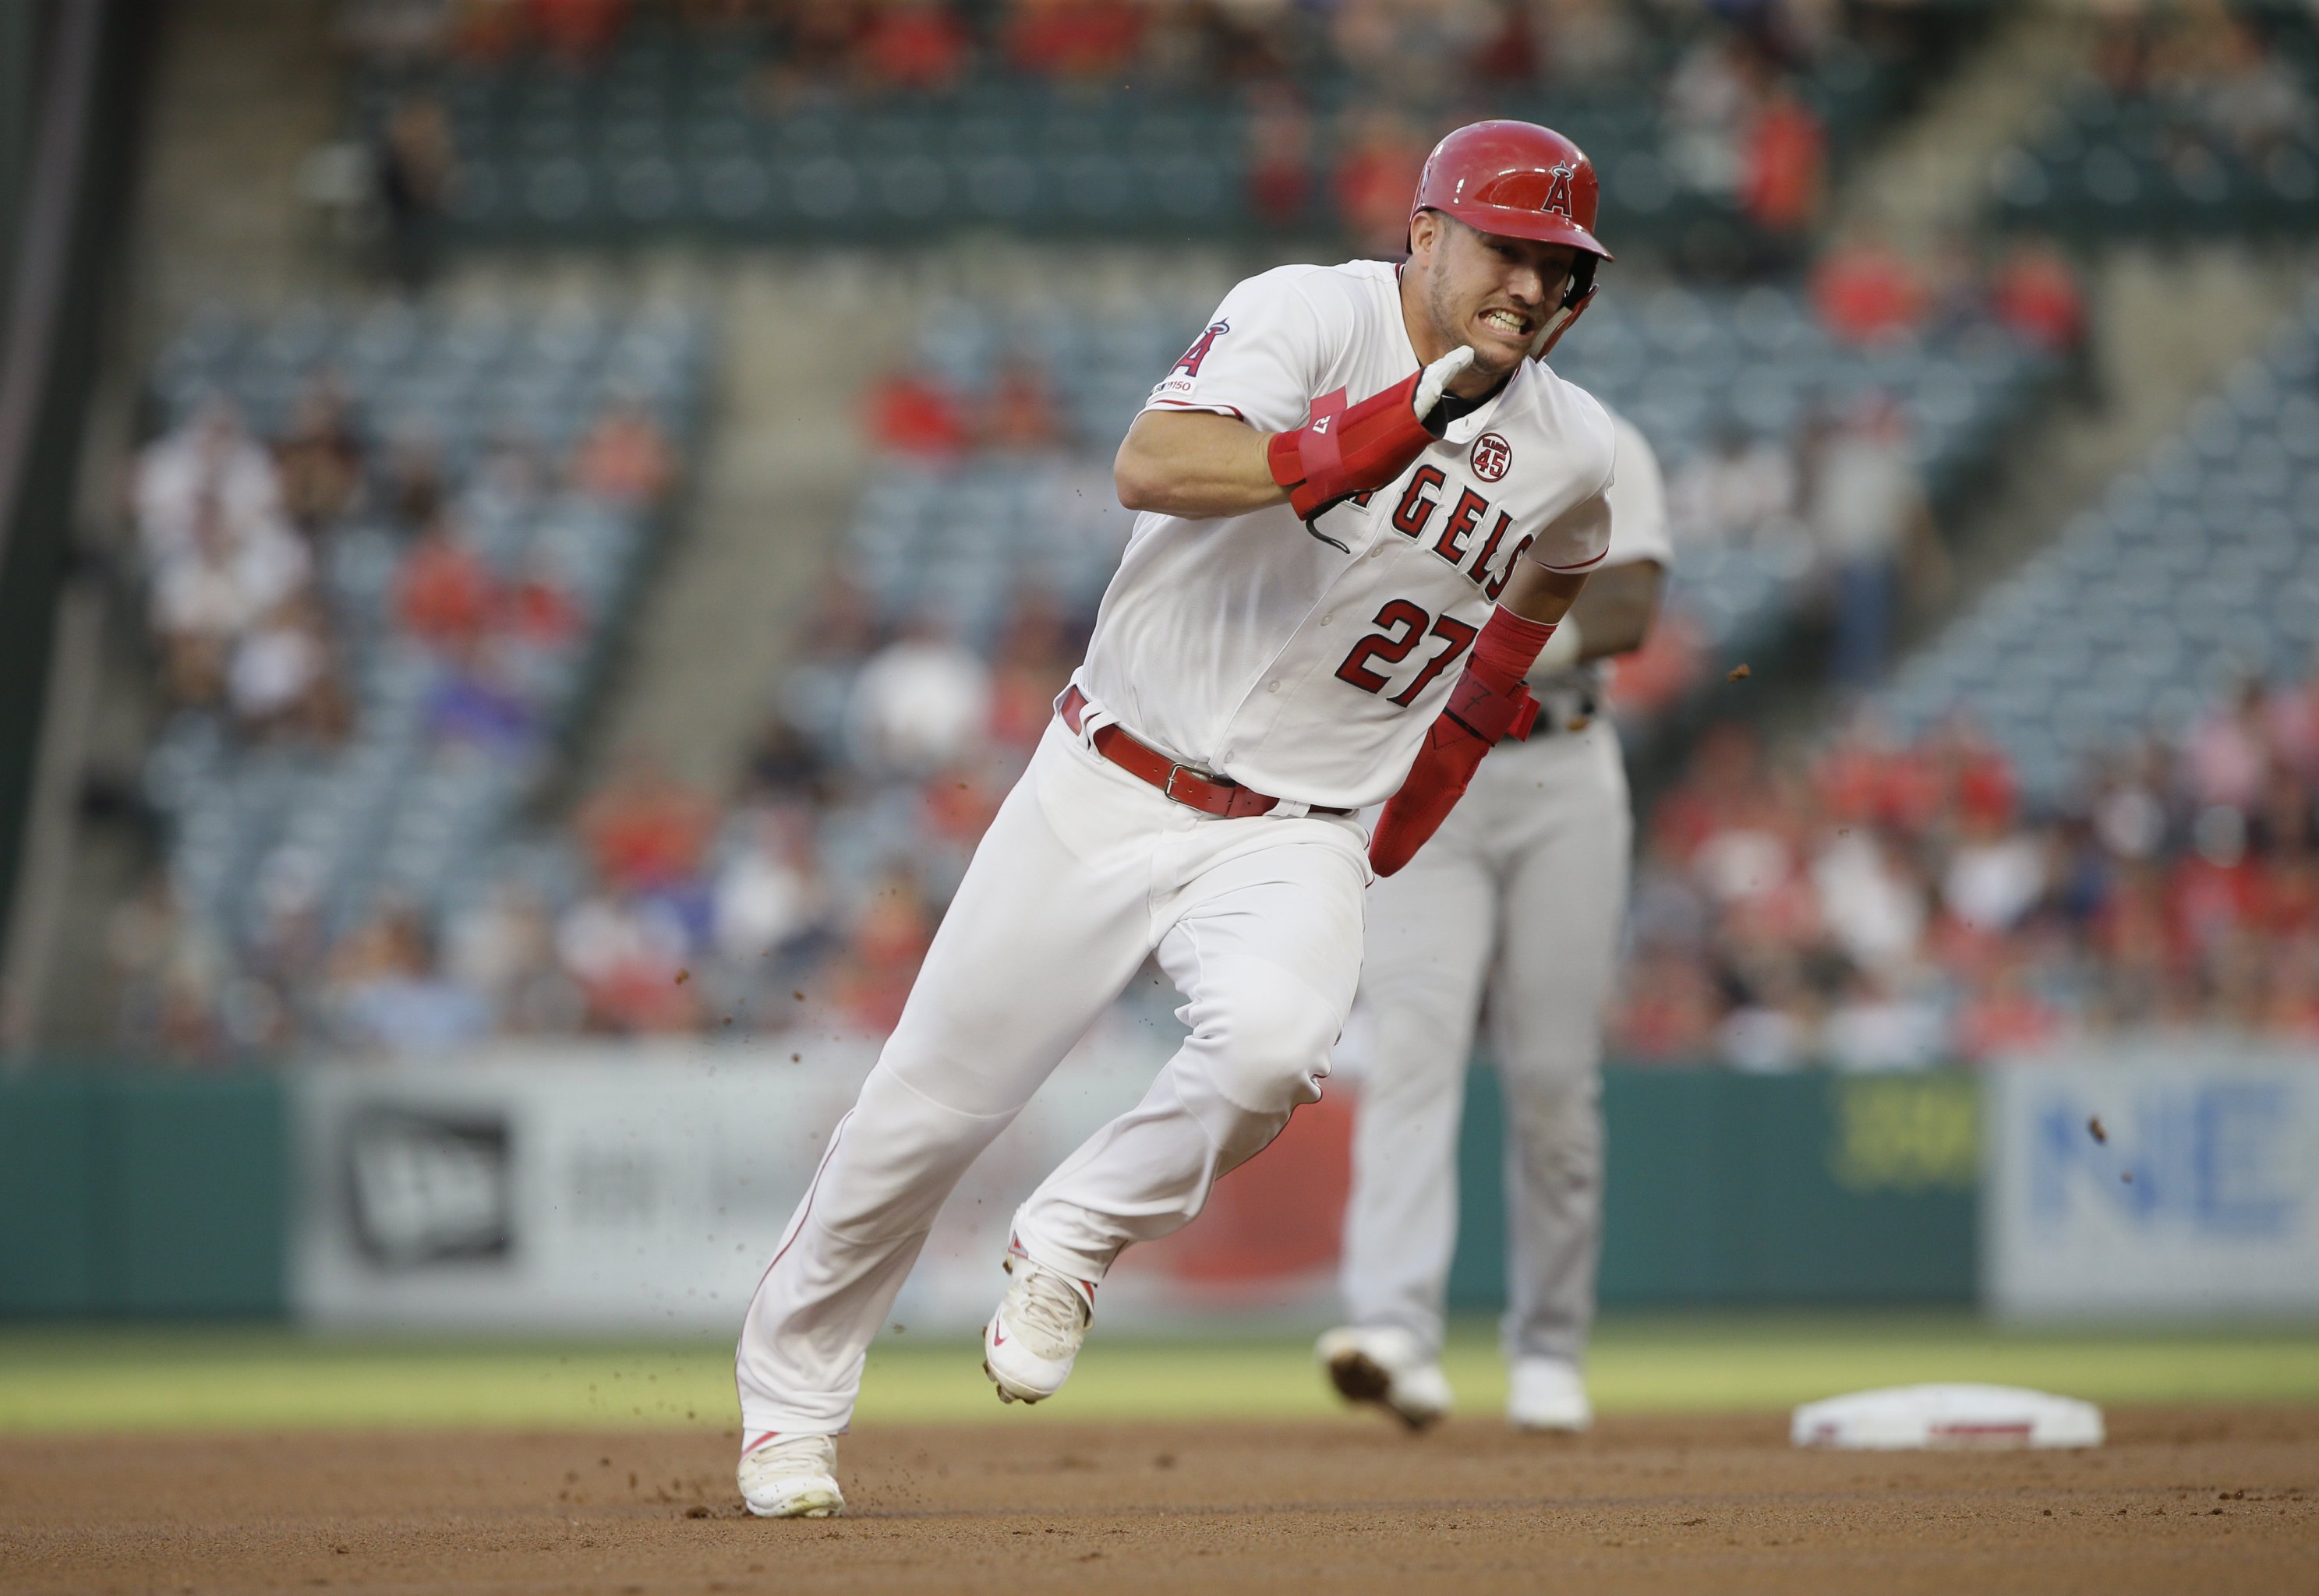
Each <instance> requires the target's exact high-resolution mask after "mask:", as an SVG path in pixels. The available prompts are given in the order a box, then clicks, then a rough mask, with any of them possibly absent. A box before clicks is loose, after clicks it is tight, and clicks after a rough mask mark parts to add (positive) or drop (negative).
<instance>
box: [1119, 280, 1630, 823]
mask: <svg viewBox="0 0 2319 1596" xmlns="http://www.w3.org/2000/svg"><path fill="white" fill-rule="evenodd" d="M1418 364H1419V362H1418V359H1417V354H1416V351H1415V349H1414V348H1413V347H1412V345H1411V343H1410V338H1409V333H1408V329H1407V327H1406V325H1405V323H1404V321H1403V316H1402V310H1401V302H1400V282H1399V277H1398V275H1397V273H1396V270H1395V268H1394V266H1392V265H1390V264H1389V263H1386V262H1383V261H1354V262H1349V263H1348V264H1346V265H1344V266H1284V267H1280V268H1278V269H1277V270H1275V271H1270V272H1266V273H1264V274H1262V275H1259V276H1256V277H1251V278H1250V279H1249V280H1248V281H1246V282H1244V283H1242V284H1240V285H1239V286H1238V287H1237V288H1235V289H1233V291H1232V293H1231V294H1229V295H1227V296H1226V298H1225V300H1224V302H1223V304H1222V305H1220V306H1219V307H1218V308H1217V311H1216V313H1215V314H1214V316H1213V317H1211V318H1210V319H1209V320H1208V322H1207V325H1206V326H1205V328H1203V329H1201V331H1200V333H1199V335H1198V337H1196V338H1195V339H1193V341H1192V343H1191V346H1190V347H1188V348H1187V349H1186V350H1185V351H1184V354H1183V356H1182V358H1180V359H1179V360H1178V361H1177V362H1176V364H1175V365H1173V366H1171V367H1170V368H1169V370H1168V371H1167V372H1166V373H1165V374H1163V375H1162V376H1161V377H1160V382H1159V383H1158V385H1157V386H1155V387H1154V388H1153V390H1152V392H1151V397H1150V401H1148V403H1147V405H1146V409H1147V410H1205V411H1210V412H1214V413H1218V414H1223V415H1229V416H1234V417H1237V418H1239V419H1241V420H1243V421H1245V422H1247V423H1248V424H1249V425H1250V426H1251V427H1253V428H1256V429H1257V430H1258V431H1259V432H1283V431H1286V430H1289V429H1290V428H1297V427H1303V426H1305V425H1307V424H1308V423H1309V422H1310V421H1311V419H1312V418H1313V414H1314V412H1315V410H1316V409H1317V410H1322V412H1323V413H1325V411H1326V409H1327V406H1326V404H1325V403H1324V402H1321V401H1325V400H1326V399H1327V398H1328V397H1329V396H1332V395H1336V394H1338V393H1339V392H1341V394H1342V397H1343V401H1346V402H1351V403H1358V401H1361V400H1363V399H1366V398H1367V397H1368V396H1369V395H1370V394H1372V393H1376V392H1379V391H1381V390H1383V389H1385V388H1388V387H1390V386H1392V385H1393V384H1394V383H1397V382H1400V381H1402V380H1403V378H1405V377H1407V376H1408V375H1409V374H1410V373H1412V372H1413V371H1415V370H1416V369H1417V366H1418ZM1459 409H1460V410H1462V412H1463V413H1459V414H1457V415H1456V416H1455V417H1454V419H1450V420H1449V421H1448V423H1447V424H1446V426H1445V428H1444V436H1443V437H1442V438H1441V440H1440V441H1439V442H1437V443H1436V444H1434V445H1433V446H1430V447H1429V448H1428V449H1426V450H1425V451H1424V453H1423V454H1422V455H1420V456H1419V458H1418V459H1417V461H1416V462H1414V463H1413V464H1412V465H1411V467H1410V468H1409V469H1408V470H1407V471H1405V472H1403V473H1402V475H1401V477H1400V478H1399V479H1398V480H1396V481H1395V482H1393V483H1391V484H1390V485H1388V486H1386V487H1383V488H1379V489H1376V490H1375V491H1371V492H1368V493H1364V494H1361V495H1358V496H1357V497H1354V498H1350V499H1348V500H1344V501H1342V502H1341V503H1338V504H1335V505H1331V506H1330V507H1329V508H1328V509H1324V510H1322V512H1321V513H1320V514H1319V515H1318V516H1316V517H1314V518H1313V525H1312V526H1311V527H1309V528H1308V527H1306V526H1305V524H1304V522H1302V521H1301V520H1300V519H1299V518H1297V516H1296V514H1295V511H1294V510H1293V509H1290V508H1289V507H1288V506H1287V505H1286V504H1280V505H1277V506H1270V507H1268V508H1266V509H1260V510H1256V511H1252V512H1250V513H1249V514H1246V515H1241V516H1233V517H1226V518H1215V519H1209V520H1200V519H1189V518H1180V517H1175V516H1168V515H1161V514H1158V513H1156V512H1148V511H1147V512H1145V513H1143V514H1141V515H1139V516H1138V517H1137V518H1136V523H1135V530H1134V534H1133V536H1132V537H1131V538H1130V540H1129V543H1128V546H1127V550H1126V553H1125V554H1124V555H1123V557H1122V559H1121V562H1120V567H1119V571H1118V573H1117V574H1116V575H1115V576H1114V578H1113V580H1112V582H1111V586H1110V588H1109V590H1108V591H1106V592H1105V595H1104V601H1103V607H1102V610H1101V612H1100V613H1099V615H1098V616H1097V618H1096V629H1095V635H1094V636H1093V637H1092V638H1091V639H1090V640H1089V643H1088V647H1087V663H1085V664H1084V665H1082V666H1081V667H1080V670H1079V672H1078V682H1079V685H1080V687H1081V689H1082V690H1083V691H1085V692H1086V693H1087V697H1088V699H1090V700H1091V701H1093V702H1094V703H1096V705H1098V706H1100V708H1102V709H1103V710H1104V711H1105V712H1106V713H1107V714H1109V715H1111V716H1112V717H1114V718H1116V719H1117V720H1118V721H1119V723H1120V724H1121V725H1122V726H1125V727H1126V728H1127V729H1128V730H1129V731H1131V732H1132V733H1133V734H1135V735H1137V736H1138V737H1139V738H1141V740H1143V741H1144V742H1146V743H1148V744H1151V745H1152V746H1154V747H1157V748H1160V749H1161V750H1163V751H1164V752H1166V753H1169V755H1170V756H1172V757H1173V758H1175V759H1177V760H1178V761H1181V762H1184V763H1187V764H1190V765H1195V766H1197V767H1199V768H1202V769H1205V770H1208V771H1214V772H1216V773H1218V774H1221V775H1224V776H1228V777H1230V778H1231V779H1232V780H1236V781H1240V782H1241V783H1243V784H1245V785H1247V786H1250V787H1253V788H1255V789H1258V790H1259V791H1261V792H1267V793H1270V794H1272V795H1274V796H1276V797H1278V798H1284V799H1290V800H1301V801H1303V802H1306V803H1309V804H1313V805H1315V806H1325V807H1337V808H1358V807H1362V806H1364V805H1367V804H1370V803H1374V802H1377V801H1379V800H1381V799H1383V798H1385V797H1386V796H1387V795H1388V794H1390V793H1391V792H1392V790H1393V789H1394V787H1395V786H1397V785H1398V784H1399V782H1400V780H1401V777H1402V775H1403V772H1404V771H1407V769H1408V766H1409V762H1410V761H1411V760H1412V759H1413V758H1414V757H1415V755H1416V752H1417V747H1418V744H1420V742H1421V740H1422V739H1423V736H1424V733H1425V728H1426V727H1427V726H1429V725H1430V723H1431V721H1432V719H1433V717H1435V716H1436V715H1437V714H1438V713H1439V710H1440V708H1441V706H1442V704H1443V703H1444V702H1445V701H1446V699H1447V698H1448V691H1449V689H1450V686H1451V684H1452V683H1453V682H1454V681H1456V672H1457V667H1458V666H1459V665H1460V664H1461V663H1463V658H1464V655H1465V653H1466V649H1467V648H1468V647H1469V646H1470V645H1471V644H1472V642H1473V640H1474V638H1475V636H1477V635H1478V634H1479V632H1480V629H1481V627H1482V625H1483V623H1484V622H1485V621H1486V620H1487V619H1488V618H1489V612H1490V610H1491V609H1492V607H1493V605H1494V604H1495V603H1496V601H1497V600H1498V598H1499V596H1500V595H1501V594H1502V593H1503V592H1504V591H1505V588H1506V584H1507V582H1509V581H1510V580H1511V575H1512V572H1513V563H1514V561H1516V560H1517V559H1522V558H1529V559H1533V560H1535V561H1536V562H1537V563H1538V564H1542V565H1547V566H1548V567H1550V568H1553V569H1556V570H1561V571H1572V572H1575V571H1584V570H1587V569H1590V568H1592V567H1593V565H1594V564H1596V563H1597V562H1598V561H1599V560H1600V559H1601V558H1602V552H1603V551H1602V546H1600V541H1599V539H1600V527H1598V526H1595V525H1594V524H1593V522H1592V521H1591V519H1590V518H1577V519H1576V520H1575V522H1573V521H1567V520H1566V519H1565V517H1566V512H1567V511H1569V510H1570V509H1574V508H1575V507H1576V506H1577V505H1579V504H1581V503H1584V501H1585V500H1588V499H1590V498H1592V497H1593V496H1594V495H1596V494H1598V493H1600V492H1602V491H1603V490H1604V489H1605V488H1606V487H1607V486H1608V485H1609V482H1610V481H1611V465H1612V459H1613V446H1612V441H1611V422H1610V419H1609V417H1608V416H1607V415H1605V414H1604V412H1603V410H1602V407H1601V406H1600V405H1599V404H1597V403H1596V402H1595V401H1593V398H1592V397H1591V396H1589V395H1588V394H1586V393H1585V392H1583V391H1581V390H1580V389H1578V388H1576V387H1575V386H1573V385H1572V384H1570V383H1566V382H1564V381H1563V380H1562V379H1561V378H1560V377H1559V376H1557V375H1556V374H1554V372H1553V371H1552V370H1550V369H1549V368H1548V367H1547V366H1546V365H1541V364H1539V363H1537V362H1530V363H1527V364H1525V365H1523V366H1522V367H1521V368H1520V370H1519V371H1517V372H1516V373H1515V374H1514V375H1513V376H1512V377H1511V379H1510V380H1509V381H1508V382H1507V383H1506V384H1505V385H1504V387H1503V388H1502V389H1501V390H1500V391H1499V392H1497V393H1495V394H1494V395H1492V396H1490V397H1488V398H1485V399H1483V400H1481V401H1475V402H1473V403H1471V404H1470V405H1463V406H1460V407H1459ZM1549 527H1552V528H1555V529H1556V538H1557V546H1554V547H1546V548H1542V547H1539V546H1538V543H1537V541H1536V540H1537V539H1538V537H1540V535H1541V534H1542V533H1543V532H1545V531H1546V529H1548V528H1549ZM1308 530H1309V531H1310V532H1311V533H1312V534H1313V536H1310V537H1308V536H1306V533H1307V531H1308Z"/></svg>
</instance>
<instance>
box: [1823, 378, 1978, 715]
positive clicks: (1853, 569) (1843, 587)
mask: <svg viewBox="0 0 2319 1596" xmlns="http://www.w3.org/2000/svg"><path fill="white" fill-rule="evenodd" d="M1809 482H1810V488H1809V497H1808V500H1807V503H1808V513H1807V517H1806V518H1807V520H1808V522H1809V525H1810V527H1811V529H1812V535H1813V537H1814V538H1815V539H1816V540H1817V541H1818V545H1819V548H1820V553H1821V555H1822V557H1823V558H1825V559H1826V560H1827V563H1828V565H1829V567H1830V568H1831V570H1832V573H1833V574H1834V578H1835V586H1836V591H1835V602H1836V636H1835V640H1834V646H1833V651H1832V654H1831V658H1830V673H1831V675H1833V677H1834V678H1835V680H1836V681H1837V682H1839V683H1840V684H1842V685H1844V686H1847V687H1853V688H1865V687H1867V686H1868V685H1869V684H1871V683H1872V682H1873V681H1875V680H1876V679H1877V678H1878V677H1879V676H1880V675H1881V674H1882V672H1883V669H1884V662H1885V659H1886V656H1887V655H1888V654H1889V653H1890V648H1891V643H1892V633H1893V627H1894V625H1895V623H1896V621H1897V619H1898V617H1899V609H1900V605H1901V601H1902V599H1903V597H1904V595H1903V593H1902V591H1901V589H1900V583H1901V578H1902V575H1903V573H1904V571H1905V572H1907V573H1908V574H1909V575H1910V576H1911V577H1912V579H1913V580H1912V582H1911V585H1910V593H1911V595H1913V596H1917V597H1919V598H1929V597H1930V596H1931V595H1932V593H1933V592H1934V591H1936V590H1937V588H1938V586H1939V584H1940V582H1942V581H1943V580H1944V578H1945V566H1944V565H1943V564H1942V562H1941V557H1940V548H1939V541H1938V538H1937V537H1936V534H1935V533H1934V531H1933V526H1932V514H1931V510H1930V509H1929V507H1928V506H1927V504H1926V499H1925V490H1924V483H1923V482H1922V480H1921V479H1920V478H1919V477H1918V475H1917V463H1916V457H1915V454H1914V452H1913V450H1912V449H1911V447H1910V445H1909V439H1908V417H1907V414H1906V412H1904V411H1903V410H1901V408H1900V406H1899V403H1898V402H1897V401H1894V400H1893V399H1892V397H1891V396H1890V394H1885V393H1873V394H1870V395H1868V396H1867V397H1866V398H1864V399H1863V400H1862V401H1860V402H1859V403H1858V404H1857V405H1856V406H1855V407H1854V410H1853V411H1852V412H1851V414H1850V415H1848V416H1847V417H1846V418H1845V419H1844V420H1843V421H1842V422H1841V423H1839V424H1838V425H1837V426H1836V427H1835V428H1832V429H1830V430H1829V431H1827V433H1825V434H1824V435H1823V437H1822V438H1821V441H1820V443H1819V445H1818V448H1817V450H1816V451H1815V454H1814V457H1813V460H1812V464H1811V470H1810V473H1809Z"/></svg>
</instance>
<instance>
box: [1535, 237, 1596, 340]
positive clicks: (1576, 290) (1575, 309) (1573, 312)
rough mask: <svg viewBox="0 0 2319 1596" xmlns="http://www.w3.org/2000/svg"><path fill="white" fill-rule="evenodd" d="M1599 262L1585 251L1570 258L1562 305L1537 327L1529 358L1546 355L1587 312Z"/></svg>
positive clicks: (1592, 299)
mask: <svg viewBox="0 0 2319 1596" xmlns="http://www.w3.org/2000/svg"><path fill="white" fill-rule="evenodd" d="M1600 265H1602V262H1601V261H1600V260H1598V259H1596V258H1595V257H1593V256H1592V255H1584V254H1582V255H1580V256H1579V257H1578V258H1577V259H1575V260H1574V261H1573V262H1571V264H1570V283H1569V285H1568V286H1566V288H1564V289H1563V291H1562V308H1561V309H1560V310H1558V311H1555V313H1554V314H1553V315H1551V316H1548V318H1547V319H1546V325H1545V326H1544V327H1542V328H1540V329H1538V340H1537V342H1535V343H1534V344H1532V345H1531V346H1530V351H1529V357H1530V358H1531V359H1532V360H1543V359H1545V358H1546V356H1547V354H1548V351H1549V350H1551V349H1552V348H1553V347H1554V346H1555V345H1556V344H1557V343H1559V342H1560V341H1561V339H1562V335H1563V334H1564V333H1566V332H1568V331H1569V330H1570V327H1571V324H1572V323H1573V322H1575V321H1576V320H1578V318H1579V317H1581V316H1583V315H1584V314H1585V313H1586V307H1587V306H1588V305H1590V304H1592V303H1593V301H1594V290H1595V288H1596V287H1597V286H1598V284H1596V283H1595V281H1594V268H1595V267H1597V266H1600Z"/></svg>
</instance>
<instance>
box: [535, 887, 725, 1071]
mask: <svg viewBox="0 0 2319 1596" xmlns="http://www.w3.org/2000/svg"><path fill="white" fill-rule="evenodd" d="M692 946H693V937H692V935H691V933H690V928H689V927H688V925H687V924H686V919H685V915H684V913H683V909H682V906H681V904H680V903H678V902H676V901H674V900H672V899H670V898H667V897H660V896H656V895H652V894H643V893H639V894H625V893H621V892H619V891H618V890H617V889H615V890H609V891H602V892H599V893H597V894H596V895H594V896H592V897H588V898H586V899H584V900H583V901H582V902H581V903H579V904H578V905H576V906H573V908H572V909H571V910H570V911H569V912H568V913H566V914H565V915H564V917H563V919H562V921H561V922H560V923H559V924H557V926H556V930H555V950H556V957H557V960H559V962H560V963H561V964H562V965H563V967H564V970H565V972H566V973H568V974H569V975H570V976H571V978H573V981H575V982H576V983H577V984H578V986H579V988H580V991H581V995H582V999H583V1001H584V1002H585V1004H586V1013H587V1023H588V1025H589V1027H590V1028H591V1029H592V1030H597V1031H605V1032H612V1033H614V1034H618V1035H635V1034H641V1033H667V1032H685V1031H692V1030H696V1029H698V1028H699V1020H700V1009H699V1000H698V990H697V988H695V987H694V986H693V984H692V980H691V971H690V959H691V950H692Z"/></svg>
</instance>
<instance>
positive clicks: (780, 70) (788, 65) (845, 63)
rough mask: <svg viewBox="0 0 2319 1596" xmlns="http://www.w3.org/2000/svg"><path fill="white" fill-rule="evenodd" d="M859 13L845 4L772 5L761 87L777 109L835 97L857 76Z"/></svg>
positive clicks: (820, 0) (796, 1)
mask: <svg viewBox="0 0 2319 1596" xmlns="http://www.w3.org/2000/svg"><path fill="white" fill-rule="evenodd" d="M861 33H862V19H861V14H860V12H859V11H858V10H856V8H855V7H854V6H853V5H849V4H843V3H840V4H830V3H829V0H792V3H791V4H788V5H776V6H774V7H773V26H772V38H771V49H770V50H769V51H768V52H767V59H766V66H765V73H764V78H763V86H764V91H765V95H766V98H767V99H768V100H770V101H771V110H772V111H773V112H774V113H776V114H780V113H783V112H786V111H789V110H792V109H795V108H797V107H799V106H802V105H806V104H815V103H819V102H825V101H828V100H830V99H833V98H835V96H836V95H839V94H840V93H842V92H843V91H844V89H845V88H847V87H848V86H851V85H852V84H853V82H854V81H855V77H856V66H855V61H854V53H853V52H854V46H855V44H856V42H857V41H859V40H860V38H861Z"/></svg>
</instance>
